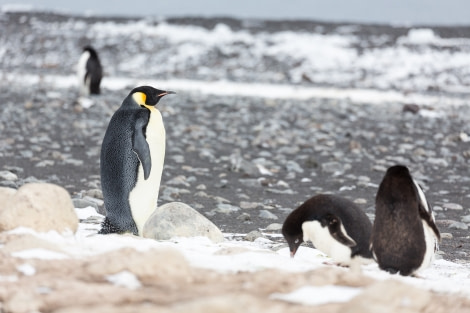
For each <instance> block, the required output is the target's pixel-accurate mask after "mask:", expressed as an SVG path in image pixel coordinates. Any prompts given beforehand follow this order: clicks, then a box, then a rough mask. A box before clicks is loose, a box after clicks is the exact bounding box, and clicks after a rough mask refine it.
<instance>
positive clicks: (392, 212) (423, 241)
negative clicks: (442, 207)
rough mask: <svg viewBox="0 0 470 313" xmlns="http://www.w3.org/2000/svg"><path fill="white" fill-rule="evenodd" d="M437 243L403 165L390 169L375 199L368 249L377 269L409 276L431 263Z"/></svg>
mask: <svg viewBox="0 0 470 313" xmlns="http://www.w3.org/2000/svg"><path fill="white" fill-rule="evenodd" d="M439 240H440V233H439V230H438V229H437V226H436V223H435V220H434V214H433V212H432V209H431V207H430V206H429V204H428V202H427V200H426V198H425V196H424V193H423V191H422V189H421V187H420V186H419V185H418V183H417V182H416V181H415V180H414V179H413V177H412V176H411V174H410V172H409V170H408V168H407V167H406V166H402V165H396V166H392V167H390V168H389V169H388V170H387V172H386V173H385V176H384V178H383V180H382V182H381V183H380V186H379V190H378V192H377V195H376V198H375V221H374V226H373V229H372V238H371V250H372V253H373V256H374V258H375V260H376V261H377V263H378V264H379V267H380V268H381V269H383V270H385V271H388V272H390V273H400V274H401V275H404V276H407V275H412V274H414V273H416V272H418V271H420V270H422V269H424V268H426V267H428V266H429V265H430V264H431V263H432V261H433V259H434V254H435V252H436V251H437V249H438V242H439Z"/></svg>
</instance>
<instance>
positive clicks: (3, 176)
mask: <svg viewBox="0 0 470 313" xmlns="http://www.w3.org/2000/svg"><path fill="white" fill-rule="evenodd" d="M0 180H8V181H16V180H18V176H17V175H16V174H14V173H12V172H10V171H0Z"/></svg>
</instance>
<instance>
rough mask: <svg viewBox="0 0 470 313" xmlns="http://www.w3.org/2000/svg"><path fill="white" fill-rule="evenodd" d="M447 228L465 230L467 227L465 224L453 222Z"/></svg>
mask: <svg viewBox="0 0 470 313" xmlns="http://www.w3.org/2000/svg"><path fill="white" fill-rule="evenodd" d="M449 228H452V229H462V230H467V229H468V225H467V224H465V223H462V222H457V221H454V222H452V223H450V225H449Z"/></svg>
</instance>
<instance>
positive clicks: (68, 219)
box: [0, 183, 78, 232]
mask: <svg viewBox="0 0 470 313" xmlns="http://www.w3.org/2000/svg"><path fill="white" fill-rule="evenodd" d="M20 226H22V227H28V228H32V229H34V230H36V231H40V232H45V231H50V230H55V231H58V232H64V231H66V230H71V231H73V232H75V231H76V230H77V228H78V218H77V215H76V214H75V210H74V207H73V204H72V199H71V198H70V195H69V193H68V192H67V191H66V190H65V189H64V188H62V187H60V186H57V185H53V184H45V183H31V184H26V185H23V186H22V187H20V188H19V189H18V190H15V189H11V188H0V231H6V230H11V229H14V228H17V227H20Z"/></svg>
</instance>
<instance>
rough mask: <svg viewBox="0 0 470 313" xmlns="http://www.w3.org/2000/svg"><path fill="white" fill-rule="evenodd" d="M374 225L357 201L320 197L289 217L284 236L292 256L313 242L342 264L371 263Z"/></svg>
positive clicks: (284, 226) (310, 200) (309, 200)
mask: <svg viewBox="0 0 470 313" xmlns="http://www.w3.org/2000/svg"><path fill="white" fill-rule="evenodd" d="M371 230H372V223H371V222H370V221H369V218H368V217H367V215H366V214H365V213H364V212H363V211H362V210H361V208H359V207H358V206H357V205H356V204H354V203H353V202H351V201H349V200H347V199H345V198H342V197H338V196H334V195H326V194H320V195H316V196H314V197H312V198H310V199H308V200H307V201H305V202H304V203H303V204H302V205H301V206H299V207H298V208H297V209H295V210H294V211H292V212H291V213H290V214H289V216H287V218H286V220H285V221H284V224H283V226H282V234H283V235H284V238H285V239H286V241H287V243H288V244H289V250H290V253H291V257H293V256H294V255H295V253H296V252H297V250H298V248H299V246H300V244H301V243H302V242H304V241H305V242H306V241H308V240H310V241H311V242H312V243H313V245H314V246H315V248H317V249H318V250H320V251H322V252H323V253H325V254H327V255H328V256H330V257H331V258H332V259H333V261H334V262H336V263H338V264H339V265H350V264H351V263H352V261H353V260H356V259H357V260H358V261H359V263H370V262H371V261H372V255H371V252H370V250H369V240H370V234H371Z"/></svg>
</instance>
